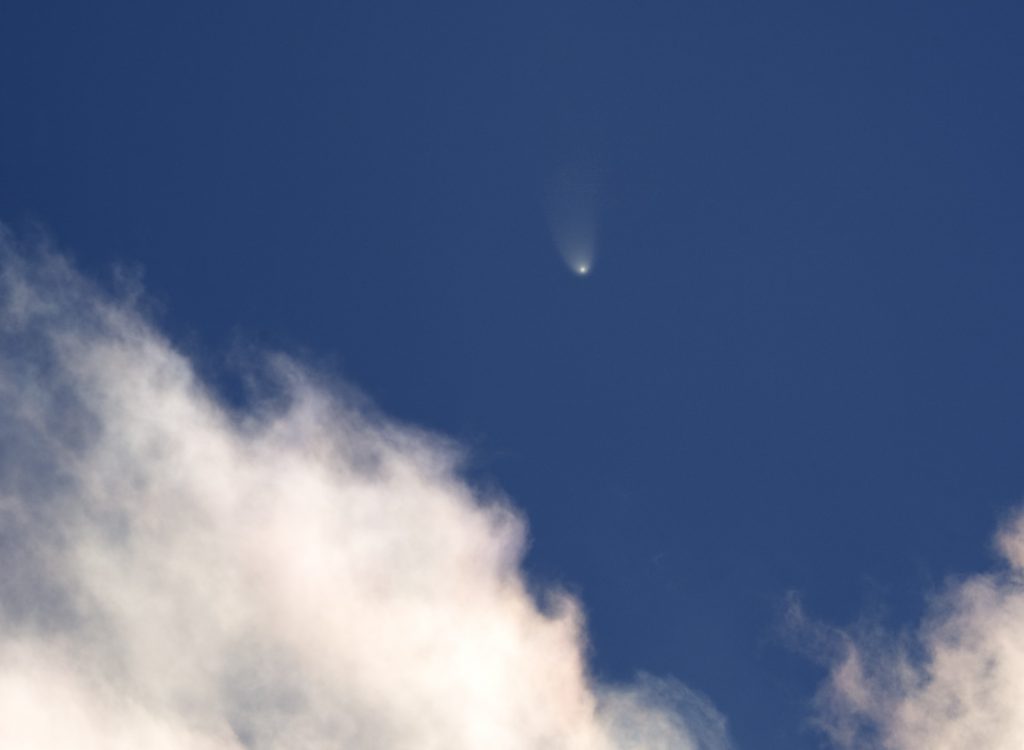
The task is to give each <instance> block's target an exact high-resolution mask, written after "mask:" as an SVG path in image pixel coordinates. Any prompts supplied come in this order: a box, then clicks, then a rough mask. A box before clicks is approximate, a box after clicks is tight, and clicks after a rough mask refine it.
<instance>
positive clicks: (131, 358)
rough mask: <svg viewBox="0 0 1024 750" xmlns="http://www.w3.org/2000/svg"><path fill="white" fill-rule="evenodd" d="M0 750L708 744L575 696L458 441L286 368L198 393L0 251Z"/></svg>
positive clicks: (181, 375)
mask: <svg viewBox="0 0 1024 750" xmlns="http://www.w3.org/2000/svg"><path fill="white" fill-rule="evenodd" d="M2 244H4V245H5V246H6V249H4V250H3V251H2V253H3V254H2V258H0V267H2V272H0V273H2V276H0V571H2V575H0V747H5V748H6V747H11V748H19V749H22V750H32V749H34V748H40V749H45V750H51V749H62V748H74V749H75V750H82V749H83V748H85V749H88V748H103V749H104V750H107V749H109V748H115V749H117V748H132V749H133V750H134V749H135V748H154V749H157V750H159V749H162V748H167V749H169V750H171V749H173V750H241V749H242V748H256V749H261V750H262V749H274V750H277V749H284V748H289V749H290V748H308V749H310V750H316V748H328V747H329V748H338V747H343V748H347V750H395V749H402V748H409V749H414V750H460V749H465V750H480V749H481V748H487V750H556V749H557V750H669V749H670V748H671V749H672V750H698V749H700V750H711V749H715V750H717V749H720V748H725V747H727V745H728V742H727V739H726V731H725V727H724V723H723V722H722V719H721V717H720V716H719V715H718V714H717V713H716V712H715V711H714V710H713V709H712V708H711V707H710V706H709V705H708V704H707V702H706V701H704V700H703V699H702V698H700V697H699V696H697V695H695V694H693V693H692V692H690V691H688V690H687V689H686V688H684V687H682V686H681V685H678V684H676V683H673V682H669V681H658V680H654V679H650V678H643V679H641V680H640V681H638V683H637V684H634V685H632V686H611V685H604V684H599V683H598V682H596V681H595V680H594V679H593V678H592V676H590V674H589V673H588V670H587V665H586V661H585V651H586V647H585V635H584V629H583V623H582V617H581V613H580V608H579V606H578V604H577V603H576V602H575V601H574V600H573V599H572V598H570V597H568V596H566V595H564V594H561V593H559V592H557V591H549V592H547V593H546V594H544V595H543V597H542V599H543V601H538V600H537V598H536V597H535V596H534V595H532V594H531V589H530V588H529V587H528V586H527V583H526V582H525V580H524V576H523V573H522V571H521V568H520V562H521V556H522V552H523V544H524V526H523V521H522V518H521V517H520V515H519V514H518V513H517V512H516V511H515V510H514V509H512V508H511V507H510V505H509V504H508V503H507V502H505V501H504V500H502V499H501V498H494V497H485V496H481V494H480V493H479V492H477V491H476V490H475V489H474V488H473V487H472V486H470V485H469V484H468V483H467V482H466V481H465V480H464V479H463V478H462V477H461V475H460V473H459V462H460V456H459V451H458V450H457V448H456V447H455V446H453V445H451V444H450V443H448V442H446V441H444V440H443V439H440V438H438V437H436V436H433V435H430V434H427V433H424V432H421V431H417V430H415V429H412V428H409V427H407V426H402V425H398V424H396V423H394V422H391V421H388V420H385V419H383V418H381V417H379V416H377V415H375V414H373V413H372V412H371V411H369V410H368V409H366V408H365V407H364V406H362V405H360V404H359V403H356V402H355V401H353V399H351V398H349V397H346V396H344V395H339V392H338V390H337V389H334V388H331V387H328V386H326V385H324V384H323V383H322V382H321V381H319V380H318V379H317V378H316V377H315V376H313V375H311V374H310V373H309V372H307V371H306V370H304V369H303V368H302V367H300V366H298V365H296V364H295V363H293V362H291V361H289V360H287V359H284V358H280V357H270V358H268V362H267V364H266V368H267V370H268V371H269V372H271V373H272V380H273V381H274V386H273V388H271V389H269V390H267V391H266V392H264V393H263V395H262V396H254V397H253V398H252V399H251V400H250V402H249V405H247V406H246V407H244V408H239V407H229V406H227V405H225V404H224V403H223V402H222V401H221V400H220V399H219V398H218V397H217V396H216V395H215V393H214V392H213V391H212V390H211V389H210V388H209V387H207V386H206V385H205V384H204V383H203V382H202V381H201V380H200V379H199V378H198V377H197V374H196V372H195V369H194V367H193V366H192V364H191V363H190V361H189V360H188V359H187V358H186V357H185V356H183V354H182V353H181V352H179V351H177V350H176V349H175V347H173V346H172V345H171V344H170V343H168V341H167V340H166V339H165V338H164V337H163V336H161V334H160V333H159V332H157V331H156V330H155V329H154V327H153V326H152V325H151V324H150V323H149V322H147V320H146V318H145V316H143V315H141V314H140V313H139V312H138V311H137V310H136V309H135V308H134V306H133V305H132V304H131V303H130V302H129V301H126V298H125V297H124V295H120V296H118V295H111V294H107V293H104V292H101V291H99V290H98V289H97V287H96V286H94V285H92V284H91V283H90V282H89V281H87V280H85V279H83V278H82V277H81V276H80V275H79V274H78V273H77V272H76V271H74V270H73V269H72V268H70V267H69V265H68V264H67V263H65V262H64V261H62V260H61V259H60V258H59V257H55V256H54V255H52V254H47V253H39V252H35V253H33V259H32V260H26V256H25V252H24V251H23V250H17V249H12V244H13V243H12V242H11V240H10V239H9V238H7V239H6V240H4V241H3V243H2Z"/></svg>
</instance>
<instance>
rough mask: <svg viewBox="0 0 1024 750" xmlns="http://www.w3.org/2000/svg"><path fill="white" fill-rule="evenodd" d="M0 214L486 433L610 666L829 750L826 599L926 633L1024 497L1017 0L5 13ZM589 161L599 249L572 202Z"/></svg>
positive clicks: (220, 326) (201, 359) (484, 452)
mask: <svg viewBox="0 0 1024 750" xmlns="http://www.w3.org/2000/svg"><path fill="white" fill-rule="evenodd" d="M2 15H3V21H2V23H0V112H2V113H3V116H2V118H0V221H3V222H4V223H5V224H7V225H8V226H9V227H12V228H13V229H14V230H15V231H17V232H19V233H22V234H25V235H30V234H31V233H32V232H33V231H34V228H35V227H43V228H45V230H46V231H47V232H49V233H50V234H52V236H54V237H55V238H56V240H57V242H58V243H59V244H60V245H61V246H62V247H63V248H65V249H67V250H69V251H70V254H71V255H72V256H73V257H74V259H75V261H76V263H77V264H78V266H79V267H81V268H82V269H83V270H85V271H86V272H87V273H89V274H91V275H95V276H97V277H101V278H105V277H109V275H110V269H111V267H112V266H113V265H115V264H116V265H122V266H127V267H130V268H136V269H140V270H141V273H142V274H143V277H144V283H145V287H146V289H147V293H148V294H149V296H150V299H151V304H152V305H153V306H154V315H155V317H156V320H157V321H158V324H159V326H160V327H161V328H162V329H163V330H164V331H166V332H168V333H169V335H170V337H171V338H172V339H173V340H174V341H175V342H176V344H177V345H179V346H180V347H182V348H183V349H184V350H185V351H187V352H188V353H189V355H190V356H192V357H193V358H194V360H195V361H197V362H198V363H199V367H200V369H201V370H202V372H203V373H204V374H206V375H207V376H208V377H210V378H213V379H214V381H215V382H217V383H218V384H219V387H220V388H221V389H222V390H223V391H224V392H225V393H226V394H227V396H228V397H229V398H231V397H232V394H233V393H235V391H236V390H237V387H238V384H237V382H236V379H237V376H236V375H234V374H232V372H233V371H232V364H231V354H230V353H231V352H237V351H238V349H239V347H242V348H245V347H249V346H255V347H260V348H268V349H274V350H282V351H285V352H289V353H291V354H294V355H297V356H299V357H300V358H302V359H304V360H306V361H311V362H313V363H315V364H316V365H317V366H318V367H320V368H322V369H325V370H327V371H330V372H332V373H334V374H336V375H338V376H339V377H341V378H343V379H344V380H346V381H348V382H350V383H352V384H353V385H354V386H355V387H357V388H359V389H360V390H362V391H363V392H364V393H365V394H367V396H368V397H369V398H370V399H372V400H373V401H374V402H375V403H376V404H377V406H378V407H379V408H380V409H381V410H382V411H383V412H384V413H386V414H388V415H390V416H391V417H393V418H395V419H398V420H401V421H403V422H407V423H411V424H414V425H419V426H422V427H425V428H427V429H430V430H433V431H437V432H439V433H442V434H444V435H448V436H451V437H453V438H455V439H456V440H457V441H459V442H460V443H462V444H463V445H465V446H466V447H467V449H468V451H469V455H470V460H469V468H468V472H469V475H470V477H471V480H472V482H474V483H476V484H478V485H479V486H483V487H493V488H500V489H501V490H502V491H503V492H505V493H507V494H508V495H509V496H510V497H511V498H512V499H513V501H514V502H515V504H516V505H517V506H518V507H519V508H520V509H521V510H522V511H523V513H524V515H525V516H526V517H527V518H528V520H529V527H530V545H529V549H528V552H527V556H526V561H525V566H526V569H527V571H528V573H529V575H530V576H531V577H532V579H533V580H535V581H537V582H540V583H544V582H556V583H559V584H562V585H564V586H567V587H568V588H569V589H570V590H571V591H572V592H574V593H575V594H576V595H578V596H579V598H580V600H581V601H582V603H583V606H584V608H585V610H586V613H587V618H588V631H589V634H590V653H591V658H592V663H593V666H594V669H595V670H596V671H597V673H598V674H600V675H602V676H604V677H606V678H607V679H609V680H620V679H628V678H629V677H630V676H631V675H633V673H634V672H636V671H638V670H641V671H645V672H650V673H653V674H657V675H671V676H674V677H676V678H678V679H680V680H682V681H684V682H685V683H686V684H688V685H690V686H691V687H693V688H694V689H697V690H699V691H701V692H702V693H704V694H706V695H707V696H708V698H709V699H710V700H711V701H712V702H713V703H714V704H715V706H716V707H717V708H718V709H719V710H720V711H721V712H722V713H723V714H725V715H726V717H727V718H728V721H729V725H730V728H731V731H732V735H733V738H734V740H735V742H736V745H737V746H738V747H741V748H760V749H763V750H770V749H772V748H779V749H783V748H785V749H787V750H788V749H795V748H815V747H819V746H821V744H822V742H823V738H822V736H821V735H819V734H817V733H816V732H814V731H813V730H810V729H808V726H807V723H808V717H809V716H810V715H811V714H812V708H811V701H812V697H813V695H814V693H815V691H816V689H817V687H818V685H819V684H820V682H821V680H822V679H823V677H824V674H825V672H824V670H822V669H821V668H819V667H818V666H817V665H815V664H813V663H812V661H811V660H808V659H807V658H805V656H803V655H801V654H799V653H796V652H795V650H794V649H793V648H791V646H790V645H787V643H786V642H785V640H786V639H785V638H784V637H783V636H782V635H780V622H781V620H782V619H783V618H782V613H783V611H784V610H785V602H786V601H787V596H788V595H789V593H790V592H797V593H798V594H799V596H800V599H801V601H802V602H803V604H804V606H805V608H806V609H807V611H808V612H809V613H810V615H811V616H812V617H813V618H815V619H818V620H820V621H823V622H828V623H832V624H835V625H840V626H848V625H850V624H851V623H854V622H857V621H859V620H861V619H862V618H865V617H868V618H876V619H878V620H880V621H881V622H882V624H884V625H885V626H886V627H888V628H894V629H899V628H901V627H909V626H910V625H912V624H913V623H914V622H916V620H917V619H918V618H919V617H920V616H921V614H922V612H923V611H924V608H925V606H926V602H927V597H928V596H929V594H930V593H933V592H934V591H936V589H937V588H939V587H940V586H941V585H942V583H943V581H944V580H945V579H946V578H947V577H948V576H950V575H953V574H968V573H972V572H974V571H979V570H983V569H986V568H988V567H990V566H991V565H992V564H993V560H994V557H995V556H994V553H993V552H992V545H991V542H990V539H991V536H992V534H993V531H994V529H995V528H996V527H997V525H998V524H999V523H1000V522H1001V521H1002V520H1003V519H1005V518H1006V516H1007V514H1008V513H1009V512H1010V511H1011V509H1012V508H1014V507H1015V506H1016V504H1017V502H1018V500H1019V499H1020V498H1021V496H1022V493H1024V466H1022V464H1021V462H1020V460H1019V450H1020V425H1021V424H1024V396H1022V390H1021V386H1020V384H1021V383H1022V382H1024V354H1022V352H1024V349H1022V346H1021V345H1022V334H1021V331H1024V300H1022V298H1021V295H1020V293H1019V289H1020V283H1021V277H1022V274H1024V257H1022V255H1021V243H1022V240H1024V219H1022V213H1021V210H1020V206H1021V199H1022V197H1024V185H1022V179H1024V177H1022V176H1024V145H1022V140H1021V138H1020V134H1021V133H1022V132H1024V97H1022V93H1024V92H1022V86H1021V80H1020V71H1021V70H1022V69H1024V59H1022V57H1024V47H1022V46H1021V44H1020V40H1019V34H1018V33H1017V30H1018V29H1019V28H1020V27H1021V23H1022V21H1024V11H1022V10H1021V9H1020V6H1019V5H1018V4H1016V3H981V4H969V5H968V4H963V3H952V2H930V3H891V2H890V3H873V2H865V3H858V4H855V5H852V6H849V7H839V6H830V5H827V4H822V3H810V2H806V3H803V2H786V3H774V4H738V3H709V2H696V3H678V2H672V3H668V2H637V3H632V4H613V3H605V2H600V3H583V2H567V3H557V4H551V3H538V4H520V3H517V4H509V3H498V2H483V3H480V2H477V3H449V4H442V5H440V6H437V5H433V4H426V3H395V2H386V1H385V2H375V3H347V4H340V3H325V2H311V3H305V4H298V5H296V4H290V5H288V6H284V5H277V4H270V3H262V2H250V3H238V2H225V3H219V4H210V3H175V4H173V5H171V4H168V5H160V4H155V3H139V2H133V3H127V2H116V1H115V2H107V3H103V4H101V5H100V6H85V5H80V4H73V3H38V2H31V3H30V2H21V1H20V0H11V1H10V2H8V3H6V4H5V8H4V11H3V14H2ZM566 170H570V171H572V170H582V172H584V173H586V174H588V175H592V181H593V186H592V187H593V190H594V192H595V196H596V197H595V198H594V201H593V203H594V209H593V215H594V232H595V237H596V240H595V244H596V255H595V260H594V263H593V268H592V271H591V273H589V274H588V275H586V276H584V277H581V276H578V275H574V274H573V273H571V272H570V271H569V270H568V269H567V268H566V267H565V265H564V264H563V263H562V261H561V260H560V258H559V256H558V252H557V248H556V242H555V239H554V238H553V236H552V232H551V226H550V223H551V222H550V216H549V214H550V205H549V192H550V186H551V184H552V181H553V180H557V175H559V174H564V173H565V171H566Z"/></svg>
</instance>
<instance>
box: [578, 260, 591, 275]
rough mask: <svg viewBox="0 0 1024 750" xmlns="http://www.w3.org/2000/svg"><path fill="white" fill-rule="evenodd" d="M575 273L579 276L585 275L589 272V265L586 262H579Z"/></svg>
mask: <svg viewBox="0 0 1024 750" xmlns="http://www.w3.org/2000/svg"><path fill="white" fill-rule="evenodd" d="M576 273H578V274H579V275H580V276H586V275H587V274H588V273H590V266H588V265H587V264H586V263H581V264H580V265H578V266H576Z"/></svg>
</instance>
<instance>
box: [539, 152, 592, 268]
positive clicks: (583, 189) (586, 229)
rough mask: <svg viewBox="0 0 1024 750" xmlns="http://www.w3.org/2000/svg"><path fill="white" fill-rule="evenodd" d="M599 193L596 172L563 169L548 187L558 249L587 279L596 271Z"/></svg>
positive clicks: (550, 210)
mask: <svg viewBox="0 0 1024 750" xmlns="http://www.w3.org/2000/svg"><path fill="white" fill-rule="evenodd" d="M598 193H599V189H598V180H597V175H596V173H595V170H593V169H580V168H575V169H563V170H561V171H560V172H558V173H557V174H556V175H555V176H554V178H553V179H552V180H551V182H550V184H549V186H548V196H547V197H548V219H549V222H550V226H551V234H552V238H553V239H554V243H555V248H556V249H557V250H558V254H559V255H560V256H561V258H562V260H563V261H564V262H565V264H566V266H568V268H569V270H570V271H571V272H572V273H574V274H575V275H577V276H588V275H589V274H590V273H591V272H592V271H593V268H594V261H595V259H596V256H597V208H598V205H597V204H598Z"/></svg>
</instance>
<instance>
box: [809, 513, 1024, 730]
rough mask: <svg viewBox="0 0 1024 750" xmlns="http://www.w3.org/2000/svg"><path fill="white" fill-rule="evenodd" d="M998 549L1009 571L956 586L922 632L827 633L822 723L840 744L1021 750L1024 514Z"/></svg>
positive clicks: (999, 541)
mask: <svg viewBox="0 0 1024 750" xmlns="http://www.w3.org/2000/svg"><path fill="white" fill-rule="evenodd" d="M997 546H998V548H999V550H1000V552H1001V553H1002V555H1003V557H1004V558H1005V561H1006V562H1007V563H1008V566H1007V567H1006V568H1005V569H1003V570H999V571H995V572H991V573H988V574H985V575H975V576H971V577H969V578H966V579H963V580H960V581H959V582H956V583H954V584H952V585H951V586H950V587H949V588H948V589H947V590H946V591H945V592H944V593H943V594H942V595H941V596H939V597H938V598H936V600H935V601H933V602H932V604H931V607H930V610H929V614H928V616H927V617H926V619H925V621H924V622H923V623H922V624H921V626H920V628H919V629H918V630H917V632H915V633H913V634H911V635H909V636H907V637H903V638H899V639H896V638H892V637H885V636H879V635H878V634H875V635H873V636H868V637H862V638H852V637H850V636H847V635H845V634H841V633H833V634H830V635H827V636H826V638H825V642H826V643H827V644H828V646H829V647H830V648H831V649H834V652H833V653H834V654H835V658H834V659H833V665H832V669H831V673H830V676H829V679H828V681H827V683H826V684H825V686H824V687H823V689H822V691H821V692H820V694H819V706H820V709H821V713H820V720H821V723H822V726H823V727H824V728H825V729H826V730H827V732H828V733H829V734H830V735H831V737H832V739H833V740H834V741H835V743H836V744H837V745H839V746H841V747H847V748H872V749H877V748H883V749H884V750H981V749H984V750H1020V749H1021V748H1024V515H1020V516H1017V517H1015V518H1014V519H1012V520H1011V521H1010V522H1009V523H1007V524H1005V525H1004V526H1003V528H1002V530H1001V531H1000V532H999V534H998V536H997ZM818 632H819V633H820V632H821V631H820V630H818Z"/></svg>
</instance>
